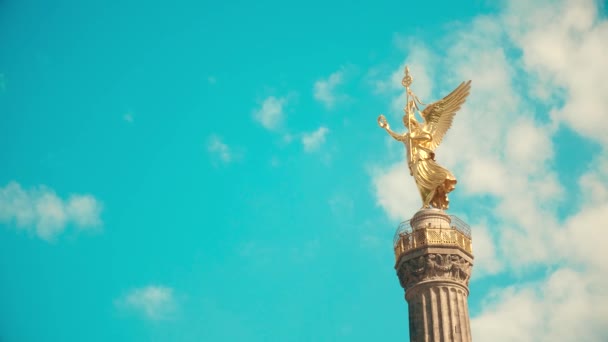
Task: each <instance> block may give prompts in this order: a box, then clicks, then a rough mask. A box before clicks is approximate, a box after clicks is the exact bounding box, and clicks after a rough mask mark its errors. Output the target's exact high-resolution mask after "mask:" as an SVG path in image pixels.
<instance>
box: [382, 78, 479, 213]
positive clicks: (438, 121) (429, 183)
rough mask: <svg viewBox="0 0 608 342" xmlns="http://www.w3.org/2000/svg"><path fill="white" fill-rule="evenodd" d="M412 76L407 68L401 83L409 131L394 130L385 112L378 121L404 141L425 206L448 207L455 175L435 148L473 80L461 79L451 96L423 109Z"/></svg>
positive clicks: (412, 171) (404, 118)
mask: <svg viewBox="0 0 608 342" xmlns="http://www.w3.org/2000/svg"><path fill="white" fill-rule="evenodd" d="M412 81H413V78H412V77H411V76H410V71H409V69H408V68H407V67H406V68H405V77H404V78H403V81H402V82H401V84H402V85H403V86H404V87H405V90H406V92H407V93H406V99H407V105H406V106H405V108H403V110H404V111H405V115H404V116H403V124H404V125H405V127H406V128H407V129H408V131H409V132H406V133H403V134H398V133H395V132H393V131H392V130H391V129H390V126H389V125H388V122H387V121H386V118H385V117H384V115H382V114H380V116H379V117H378V124H379V125H380V127H382V128H384V129H385V130H386V131H387V132H388V134H390V136H391V137H393V138H395V139H396V140H398V141H401V142H403V143H404V144H405V148H406V151H407V162H408V163H407V164H408V167H409V169H410V175H411V176H414V180H415V181H416V186H417V187H418V191H419V192H420V197H421V198H422V208H430V207H431V206H433V207H435V208H439V209H447V208H448V206H449V203H450V201H449V200H448V193H449V192H450V191H452V190H454V188H455V187H456V177H454V175H453V174H452V173H451V172H450V171H449V170H447V169H445V168H443V167H441V166H440V165H439V164H437V162H435V149H436V148H437V146H439V144H440V143H441V140H442V139H443V136H444V135H445V133H446V132H447V130H448V129H449V128H450V126H451V125H452V120H453V119H454V115H455V114H456V112H457V111H458V110H459V109H460V107H461V106H462V104H463V103H464V101H465V100H466V98H467V96H468V95H469V90H470V89H471V81H468V82H462V83H461V84H460V85H459V86H458V88H456V89H454V91H452V92H451V93H450V94H449V95H448V96H446V97H444V98H443V99H442V100H439V101H437V102H435V103H432V104H430V105H428V106H427V107H426V108H424V110H422V112H421V111H420V109H419V108H418V105H419V104H420V105H424V103H422V102H421V101H420V100H419V99H418V97H417V96H416V95H414V93H413V92H412V91H411V89H410V85H411V84H412ZM415 111H418V113H419V114H420V116H422V118H423V119H424V124H422V123H420V122H418V121H417V120H416V116H415Z"/></svg>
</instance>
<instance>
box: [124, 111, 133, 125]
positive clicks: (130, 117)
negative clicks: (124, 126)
mask: <svg viewBox="0 0 608 342" xmlns="http://www.w3.org/2000/svg"><path fill="white" fill-rule="evenodd" d="M122 118H123V120H125V121H126V122H128V123H133V113H131V112H128V113H125V115H123V117H122Z"/></svg>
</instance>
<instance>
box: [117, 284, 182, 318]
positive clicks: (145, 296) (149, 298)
mask: <svg viewBox="0 0 608 342" xmlns="http://www.w3.org/2000/svg"><path fill="white" fill-rule="evenodd" d="M116 304H117V306H119V307H121V308H127V309H130V310H134V311H136V312H138V313H139V314H141V315H143V316H144V317H146V318H148V319H151V320H163V319H168V318H170V316H171V314H172V313H173V312H174V310H175V307H176V302H175V298H174V296H173V289H172V288H170V287H166V286H158V285H149V286H146V287H143V288H137V289H133V290H132V291H131V292H130V293H128V294H127V295H126V296H124V297H123V298H120V299H119V300H117V301H116Z"/></svg>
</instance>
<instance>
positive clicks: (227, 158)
mask: <svg viewBox="0 0 608 342" xmlns="http://www.w3.org/2000/svg"><path fill="white" fill-rule="evenodd" d="M207 151H209V152H210V153H213V154H216V155H217V156H218V157H219V158H220V159H221V160H222V161H223V162H225V163H229V162H231V161H232V160H233V155H232V152H231V150H230V147H229V146H228V145H226V144H225V143H224V142H222V140H221V139H220V138H219V137H218V136H216V135H212V136H211V137H209V141H208V143H207Z"/></svg>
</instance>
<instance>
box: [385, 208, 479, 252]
mask: <svg viewBox="0 0 608 342" xmlns="http://www.w3.org/2000/svg"><path fill="white" fill-rule="evenodd" d="M449 216H450V221H449V224H448V222H447V221H446V220H444V219H439V218H437V219H434V218H428V217H427V218H425V219H424V224H426V225H423V224H421V223H419V222H412V220H407V221H403V222H401V224H399V227H398V228H397V232H396V233H395V237H394V239H393V247H394V249H395V258H396V259H397V260H399V258H400V257H401V255H402V254H403V253H405V252H408V251H410V250H412V249H416V248H419V247H423V246H430V245H433V246H441V245H444V246H446V245H447V246H455V247H456V246H457V247H460V248H461V249H463V250H464V251H466V252H468V253H469V254H472V245H471V228H470V227H469V225H467V224H466V223H465V222H464V221H462V220H461V219H459V218H458V217H456V216H454V215H449ZM412 226H413V227H412Z"/></svg>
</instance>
